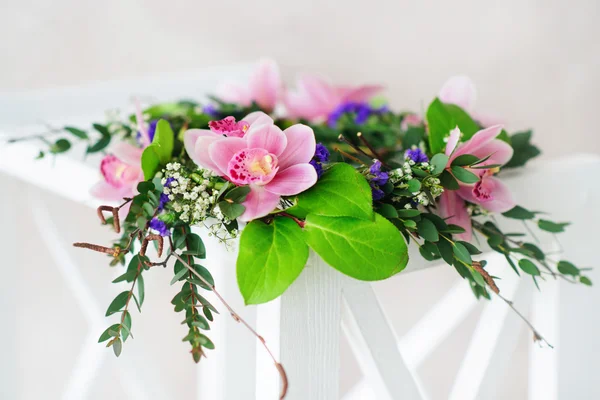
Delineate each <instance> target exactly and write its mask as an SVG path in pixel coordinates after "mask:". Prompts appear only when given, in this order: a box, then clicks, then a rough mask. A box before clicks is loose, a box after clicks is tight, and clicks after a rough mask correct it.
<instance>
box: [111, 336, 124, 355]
mask: <svg viewBox="0 0 600 400" xmlns="http://www.w3.org/2000/svg"><path fill="white" fill-rule="evenodd" d="M112 348H113V352H114V353H115V356H117V357H119V356H120V355H121V350H122V349H123V343H122V342H121V339H119V338H116V339H115V341H114V342H113V344H112Z"/></svg>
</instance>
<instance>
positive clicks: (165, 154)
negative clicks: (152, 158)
mask: <svg viewBox="0 0 600 400" xmlns="http://www.w3.org/2000/svg"><path fill="white" fill-rule="evenodd" d="M174 141H175V134H174V133H173V130H172V129H171V125H170V124H169V122H168V121H165V120H164V119H161V120H159V121H158V122H157V123H156V131H155V133H154V139H152V145H153V146H157V147H156V151H157V154H158V158H159V160H160V163H161V164H162V165H166V164H167V163H168V162H169V161H171V156H172V154H173V146H174Z"/></svg>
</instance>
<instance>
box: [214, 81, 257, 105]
mask: <svg viewBox="0 0 600 400" xmlns="http://www.w3.org/2000/svg"><path fill="white" fill-rule="evenodd" d="M216 96H217V98H218V99H219V100H222V101H224V102H226V103H233V104H238V105H240V106H245V107H247V106H249V105H250V104H252V98H251V97H250V91H249V90H248V89H247V88H246V87H244V86H242V85H240V84H239V83H236V82H223V83H222V84H220V85H219V86H218V87H217V90H216Z"/></svg>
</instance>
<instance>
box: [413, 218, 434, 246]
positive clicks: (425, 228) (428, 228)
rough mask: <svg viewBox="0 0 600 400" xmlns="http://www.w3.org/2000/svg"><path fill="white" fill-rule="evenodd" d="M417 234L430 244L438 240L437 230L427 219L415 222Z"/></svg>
mask: <svg viewBox="0 0 600 400" xmlns="http://www.w3.org/2000/svg"><path fill="white" fill-rule="evenodd" d="M417 232H418V233H419V235H420V236H421V237H422V238H423V239H425V240H429V241H430V242H437V241H438V240H440V236H439V234H438V231H437V228H436V227H435V225H434V223H433V222H431V221H430V220H428V219H421V220H420V221H419V222H417Z"/></svg>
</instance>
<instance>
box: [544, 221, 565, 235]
mask: <svg viewBox="0 0 600 400" xmlns="http://www.w3.org/2000/svg"><path fill="white" fill-rule="evenodd" d="M567 225H569V222H561V223H556V222H552V221H548V220H545V219H540V220H539V221H538V227H539V228H540V229H542V230H544V231H547V232H552V233H558V232H564V231H565V226H567Z"/></svg>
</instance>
